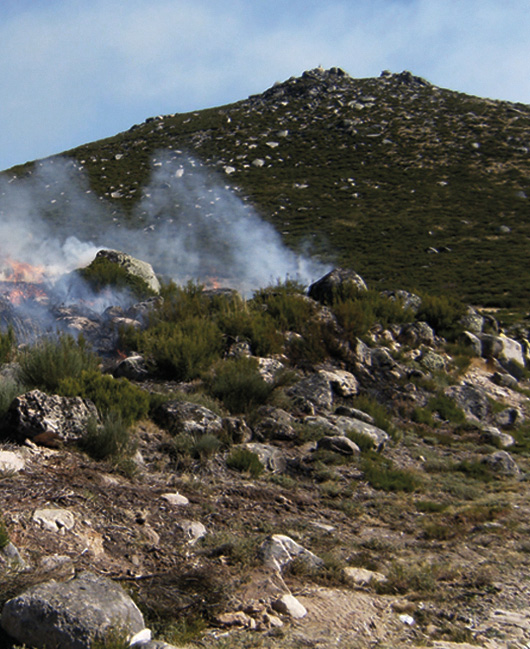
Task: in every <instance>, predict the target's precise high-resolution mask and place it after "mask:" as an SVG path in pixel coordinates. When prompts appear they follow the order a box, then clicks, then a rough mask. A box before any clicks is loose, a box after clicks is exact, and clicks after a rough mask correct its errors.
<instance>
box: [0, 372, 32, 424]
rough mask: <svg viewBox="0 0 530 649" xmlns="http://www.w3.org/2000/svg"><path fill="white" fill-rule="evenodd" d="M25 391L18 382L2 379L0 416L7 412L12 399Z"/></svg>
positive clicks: (0, 382) (0, 386) (0, 385)
mask: <svg viewBox="0 0 530 649" xmlns="http://www.w3.org/2000/svg"><path fill="white" fill-rule="evenodd" d="M25 391H26V387H25V386H24V385H22V383H19V382H18V381H14V380H11V379H3V380H2V381H0V416H2V415H4V414H5V413H6V412H7V409H8V408H9V406H10V405H11V402H12V401H13V399H14V398H15V397H18V395H19V394H23V393H24V392H25Z"/></svg>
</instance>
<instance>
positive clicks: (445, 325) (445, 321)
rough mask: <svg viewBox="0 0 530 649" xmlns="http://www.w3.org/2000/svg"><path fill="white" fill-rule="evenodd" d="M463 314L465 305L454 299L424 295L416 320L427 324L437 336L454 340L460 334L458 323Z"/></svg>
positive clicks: (460, 326)
mask: <svg viewBox="0 0 530 649" xmlns="http://www.w3.org/2000/svg"><path fill="white" fill-rule="evenodd" d="M465 313H466V307H465V305H464V304H463V303H462V302H460V301H459V300H457V299H456V298H454V297H450V296H447V295H440V296H437V295H427V294H424V295H422V296H421V306H420V308H419V310H418V312H417V313H416V320H418V321H425V322H427V324H429V325H430V326H431V327H432V328H433V329H434V331H435V332H436V333H437V334H438V335H439V336H443V337H444V338H448V339H449V340H455V339H456V338H457V337H458V335H459V334H460V333H462V330H463V327H462V325H460V324H459V321H460V319H461V318H462V317H463V316H464V315H465Z"/></svg>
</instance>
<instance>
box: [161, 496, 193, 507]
mask: <svg viewBox="0 0 530 649" xmlns="http://www.w3.org/2000/svg"><path fill="white" fill-rule="evenodd" d="M160 497H161V498H162V500H165V501H166V502H167V503H169V504H170V505H175V506H176V507H184V506H186V505H189V504H190V501H189V500H188V499H187V498H186V496H183V495H182V494H179V493H167V494H162V496H160Z"/></svg>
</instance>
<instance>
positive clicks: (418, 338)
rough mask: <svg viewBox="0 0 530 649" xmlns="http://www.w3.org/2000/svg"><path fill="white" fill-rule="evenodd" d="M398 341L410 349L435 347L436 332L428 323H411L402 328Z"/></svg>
mask: <svg viewBox="0 0 530 649" xmlns="http://www.w3.org/2000/svg"><path fill="white" fill-rule="evenodd" d="M398 341H399V342H400V343H403V344H405V345H408V346H409V347H418V346H419V345H428V346H432V345H434V331H433V329H432V327H430V326H429V325H428V324H427V323H426V322H410V323H407V324H404V325H403V326H402V327H401V331H400V333H399V336H398Z"/></svg>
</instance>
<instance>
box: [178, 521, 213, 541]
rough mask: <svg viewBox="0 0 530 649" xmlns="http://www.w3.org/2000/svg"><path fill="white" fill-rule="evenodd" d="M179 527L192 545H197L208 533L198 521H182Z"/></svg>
mask: <svg viewBox="0 0 530 649" xmlns="http://www.w3.org/2000/svg"><path fill="white" fill-rule="evenodd" d="M177 526H178V527H179V528H180V529H181V530H182V531H183V532H184V534H185V536H186V538H187V539H188V543H189V544H190V545H193V544H194V543H197V541H198V540H199V539H202V538H203V537H204V536H206V534H207V533H208V531H207V529H206V527H204V525H203V524H202V523H199V522H198V521H187V520H182V521H179V522H178V523H177Z"/></svg>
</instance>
